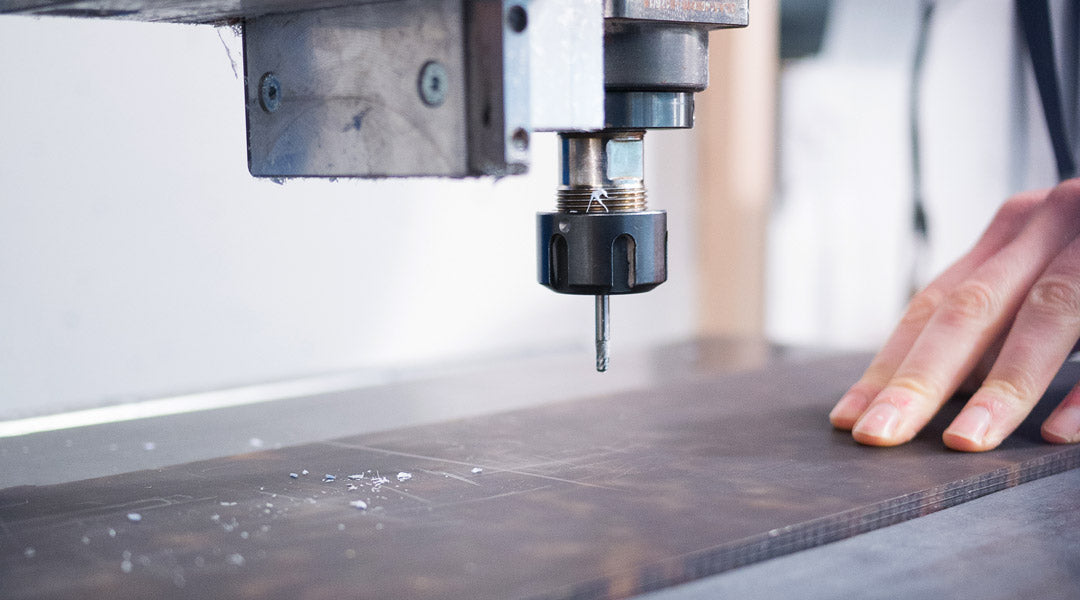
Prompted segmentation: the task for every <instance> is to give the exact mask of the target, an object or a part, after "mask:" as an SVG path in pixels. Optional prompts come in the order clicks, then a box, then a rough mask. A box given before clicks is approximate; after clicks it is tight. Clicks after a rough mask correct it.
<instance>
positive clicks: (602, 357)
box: [596, 294, 611, 373]
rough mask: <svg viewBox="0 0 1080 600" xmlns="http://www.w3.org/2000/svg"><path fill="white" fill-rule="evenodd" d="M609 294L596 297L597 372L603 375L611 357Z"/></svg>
mask: <svg viewBox="0 0 1080 600" xmlns="http://www.w3.org/2000/svg"><path fill="white" fill-rule="evenodd" d="M608 298H609V297H608V296H607V294H600V295H597V296H596V370H597V371H599V372H601V373H603V372H604V371H607V368H608V363H609V362H610V361H611V355H610V353H609V351H608V340H610V339H611V323H609V322H608V309H609V308H610V307H609V302H608Z"/></svg>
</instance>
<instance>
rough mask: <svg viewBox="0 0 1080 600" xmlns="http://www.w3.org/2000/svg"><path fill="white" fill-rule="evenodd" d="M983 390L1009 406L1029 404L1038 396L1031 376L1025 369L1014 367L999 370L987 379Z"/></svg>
mask: <svg viewBox="0 0 1080 600" xmlns="http://www.w3.org/2000/svg"><path fill="white" fill-rule="evenodd" d="M982 389H985V390H988V391H990V392H993V395H994V397H995V398H998V399H1000V400H1001V401H1003V402H1004V403H1005V404H1007V405H1009V406H1020V405H1024V404H1027V403H1028V402H1029V401H1030V399H1031V398H1032V397H1034V396H1036V395H1038V394H1036V392H1035V382H1034V381H1032V380H1031V376H1030V375H1029V374H1028V373H1027V372H1026V371H1024V370H1023V369H1020V368H1012V367H1004V368H999V369H998V373H997V374H995V375H994V376H991V377H987V378H986V381H984V382H983V384H982Z"/></svg>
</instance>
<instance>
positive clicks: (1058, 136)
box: [1016, 0, 1076, 180]
mask: <svg viewBox="0 0 1080 600" xmlns="http://www.w3.org/2000/svg"><path fill="white" fill-rule="evenodd" d="M1016 15H1017V18H1018V19H1019V20H1020V27H1021V28H1022V29H1023V32H1024V41H1025V42H1026V43H1027V48H1028V56H1030V57H1031V67H1032V69H1033V70H1034V71H1035V83H1036V84H1037V85H1038V87H1039V98H1040V99H1041V100H1042V107H1043V116H1044V117H1045V118H1046V129H1047V131H1048V132H1049V134H1050V143H1051V144H1052V145H1053V147H1054V159H1055V160H1056V161H1057V170H1058V178H1059V179H1061V180H1065V179H1069V178H1072V177H1074V176H1075V175H1076V162H1075V160H1074V158H1073V153H1072V147H1071V146H1070V145H1069V136H1068V130H1067V128H1066V124H1065V113H1064V112H1063V108H1062V102H1061V90H1060V86H1059V85H1058V72H1057V60H1056V58H1055V56H1054V35H1053V30H1052V29H1051V27H1050V2H1049V0H1016Z"/></svg>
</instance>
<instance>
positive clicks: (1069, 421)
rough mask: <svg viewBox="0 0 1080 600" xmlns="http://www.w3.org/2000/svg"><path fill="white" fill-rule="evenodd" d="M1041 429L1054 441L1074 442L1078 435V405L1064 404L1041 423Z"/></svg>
mask: <svg viewBox="0 0 1080 600" xmlns="http://www.w3.org/2000/svg"><path fill="white" fill-rule="evenodd" d="M1043 431H1044V432H1045V433H1047V434H1049V435H1051V436H1053V437H1055V438H1057V440H1055V441H1061V442H1067V443H1071V442H1075V441H1076V439H1077V438H1078V437H1080V406H1066V407H1065V408H1063V409H1061V410H1060V411H1058V413H1057V414H1056V415H1054V416H1053V418H1051V419H1049V420H1047V422H1046V424H1045V425H1043Z"/></svg>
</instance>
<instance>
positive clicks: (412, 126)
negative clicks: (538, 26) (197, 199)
mask: <svg viewBox="0 0 1080 600" xmlns="http://www.w3.org/2000/svg"><path fill="white" fill-rule="evenodd" d="M526 7H527V4H526V2H525V1H524V0H473V1H471V2H462V1H461V0H399V1H394V2H386V3H378V4H360V5H353V6H347V7H342V8H333V9H326V10H317V11H305V12H300V13H291V14H282V15H271V16H265V17H257V18H253V19H248V20H247V21H246V22H245V24H244V60H245V73H246V86H245V87H246V109H247V121H248V159H249V168H250V170H251V173H252V175H255V176H260V177H313V176H314V177H319V176H325V177H349V176H352V177H396V176H444V177H467V176H478V175H506V174H513V173H519V172H523V171H525V170H526V169H527V167H528V159H529V152H528V150H529V143H530V136H531V132H532V131H531V128H530V123H529V78H528V73H529V45H528V27H527V21H526V19H527V12H526Z"/></svg>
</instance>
